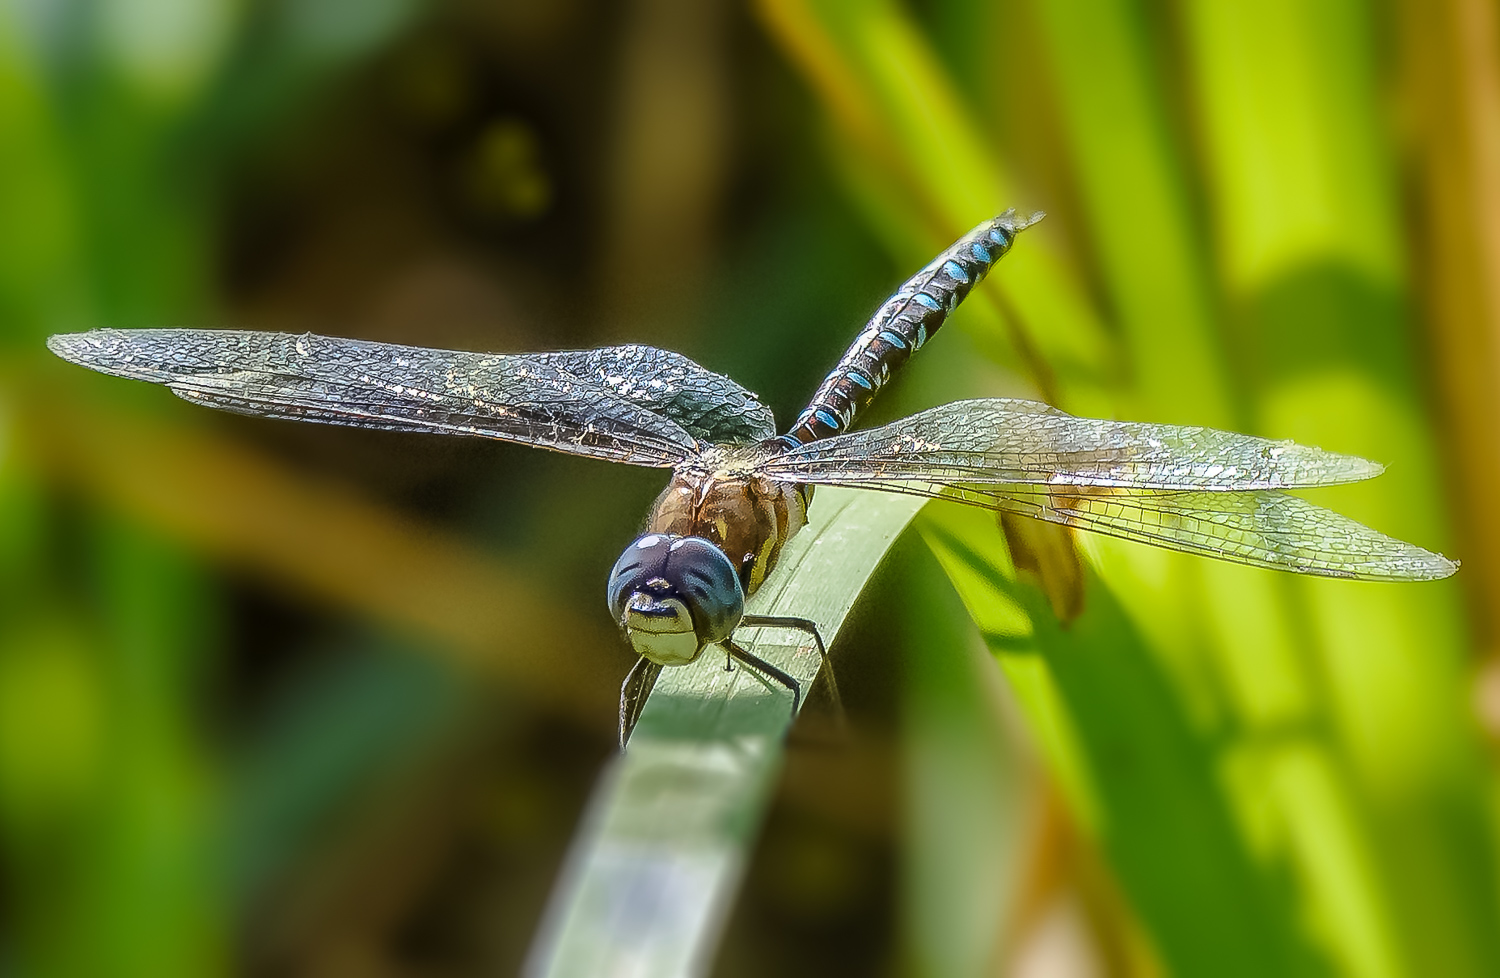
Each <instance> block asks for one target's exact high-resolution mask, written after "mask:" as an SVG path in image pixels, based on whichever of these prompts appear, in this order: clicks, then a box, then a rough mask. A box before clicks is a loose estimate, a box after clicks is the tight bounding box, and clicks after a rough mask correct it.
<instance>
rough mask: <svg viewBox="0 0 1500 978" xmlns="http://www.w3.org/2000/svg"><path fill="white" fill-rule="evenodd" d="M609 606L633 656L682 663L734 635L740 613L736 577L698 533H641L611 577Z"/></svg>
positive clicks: (726, 560) (742, 608) (741, 606)
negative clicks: (696, 534) (632, 650)
mask: <svg viewBox="0 0 1500 978" xmlns="http://www.w3.org/2000/svg"><path fill="white" fill-rule="evenodd" d="M608 597H609V611H610V614H611V615H613V616H614V618H615V621H617V622H618V623H619V625H620V628H621V629H622V630H623V631H624V632H625V636H626V638H627V639H629V641H630V644H631V646H632V647H633V648H634V649H635V651H636V653H637V654H639V655H641V656H642V657H644V658H647V659H650V660H651V661H652V662H656V663H659V664H660V665H664V666H680V665H686V664H687V663H689V662H692V661H693V660H694V659H696V658H698V656H699V655H701V654H702V652H703V650H704V649H705V648H707V647H708V646H710V645H713V644H714V643H716V642H722V641H724V640H725V639H726V638H728V637H729V636H730V635H731V634H733V632H734V628H735V626H736V625H738V624H739V623H740V617H741V615H743V614H744V611H745V592H744V590H743V589H742V588H741V587H740V579H739V574H738V573H737V572H736V568H735V567H734V565H733V564H731V563H730V561H729V558H728V557H726V556H725V555H724V552H723V551H722V550H720V549H719V548H718V547H716V546H715V545H714V544H712V543H710V542H709V541H707V540H704V539H703V538H701V537H691V536H678V535H675V534H667V533H647V534H645V535H643V536H642V537H640V538H639V539H638V540H636V541H635V542H634V543H632V544H631V545H630V546H629V547H626V548H625V552H624V553H623V554H621V555H620V559H619V560H618V561H616V562H615V567H614V570H613V571H611V572H610V575H609V591H608Z"/></svg>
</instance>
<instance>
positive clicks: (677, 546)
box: [663, 537, 745, 644]
mask: <svg viewBox="0 0 1500 978" xmlns="http://www.w3.org/2000/svg"><path fill="white" fill-rule="evenodd" d="M663 576H664V577H665V578H666V579H667V580H668V581H669V582H671V584H672V586H673V589H674V590H675V591H676V593H677V596H678V597H679V598H680V599H681V600H682V602H683V604H685V605H687V608H688V610H689V612H691V613H692V616H693V624H694V627H695V629H696V630H697V632H698V638H699V639H700V640H701V641H703V642H704V643H705V644H708V643H712V642H722V641H723V640H724V639H726V638H728V637H729V636H730V635H731V634H733V632H734V628H735V626H736V625H738V624H739V623H740V617H741V616H742V615H743V614H744V613H745V592H744V589H743V588H742V587H741V586H740V576H739V574H737V573H736V572H735V569H734V565H733V564H731V563H730V562H729V558H728V557H726V556H724V551H722V550H720V549H719V548H718V547H716V546H714V545H713V544H712V543H709V542H708V541H707V540H704V539H703V538H702V537H683V538H681V539H680V540H673V541H672V542H671V543H670V544H669V545H668V546H667V564H666V568H665V573H664V574H663Z"/></svg>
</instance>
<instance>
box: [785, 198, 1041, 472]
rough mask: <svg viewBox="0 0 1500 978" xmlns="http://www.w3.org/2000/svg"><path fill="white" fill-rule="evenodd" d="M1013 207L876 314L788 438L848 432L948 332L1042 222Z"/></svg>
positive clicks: (937, 260)
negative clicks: (1023, 236)
mask: <svg viewBox="0 0 1500 978" xmlns="http://www.w3.org/2000/svg"><path fill="white" fill-rule="evenodd" d="M1041 218H1042V214H1041V213H1040V212H1038V213H1036V214H1033V215H1031V216H1030V217H1027V218H1021V217H1019V216H1017V214H1016V212H1015V211H1014V210H1008V211H1006V212H1005V213H1004V214H1001V215H1000V216H999V217H997V218H994V219H993V220H990V221H986V222H985V223H983V224H981V225H979V226H978V227H976V228H975V229H974V230H972V231H970V232H969V233H968V234H966V235H964V236H963V237H962V238H960V239H959V240H958V241H956V242H954V243H953V245H952V246H951V247H949V248H948V250H947V251H944V252H943V253H942V254H941V255H938V256H937V258H935V259H933V261H932V262H931V264H929V265H928V266H927V267H926V268H924V269H922V270H921V271H920V272H918V273H917V274H916V275H914V276H912V277H911V279H909V280H908V281H907V282H906V284H905V285H903V286H901V288H900V289H898V290H897V291H896V293H895V294H894V295H892V296H891V297H890V298H889V299H887V300H886V301H885V303H884V304H883V305H881V307H880V308H879V309H878V310H877V311H876V312H875V315H874V316H873V317H871V319H870V322H869V323H868V324H867V325H866V326H865V328H864V329H863V330H861V331H860V334H859V336H858V337H856V338H855V340H854V343H853V344H852V345H851V346H850V347H849V349H848V350H847V351H846V352H845V353H844V356H843V358H842V359H840V360H839V363H838V366H837V367H834V368H833V370H832V372H830V373H829V374H828V376H827V377H826V378H825V379H824V381H823V383H822V385H821V386H819V388H818V391H817V393H816V394H814V395H813V397H812V400H811V401H809V402H808V405H807V407H806V408H805V409H803V411H802V413H801V414H800V415H798V417H797V421H796V423H794V424H793V425H792V427H791V430H790V431H788V432H787V433H786V434H785V435H783V436H782V439H783V441H786V442H789V443H790V442H795V443H797V444H806V443H808V442H810V441H815V440H817V439H819V438H826V437H828V436H829V435H837V434H842V433H843V432H845V431H848V430H849V426H850V424H851V423H852V422H853V421H854V418H855V416H856V415H857V414H858V413H859V412H860V410H862V409H863V408H864V406H865V405H866V404H868V403H870V401H871V400H873V399H874V397H875V395H876V394H877V393H879V392H880V388H881V387H883V386H884V385H885V383H886V381H888V380H889V379H890V378H891V375H892V374H894V373H896V371H898V370H900V369H901V367H902V366H903V365H904V364H905V363H906V361H907V360H908V359H910V358H911V356H912V354H914V353H916V352H917V351H918V350H920V349H921V348H922V346H923V344H925V343H926V342H927V341H928V340H929V339H931V338H932V336H933V334H934V333H936V332H937V331H938V330H939V329H941V328H942V326H943V323H944V322H946V321H947V319H948V315H949V314H950V313H952V312H953V310H954V309H955V308H957V307H958V304H959V303H960V302H962V301H963V300H964V297H965V296H967V295H968V294H969V291H970V290H971V289H973V288H974V286H975V285H977V284H979V281H980V280H981V279H982V278H984V276H985V273H986V272H988V271H989V270H990V267H991V266H992V265H994V264H995V262H997V261H999V260H1000V258H1001V256H1003V255H1004V254H1005V253H1006V252H1007V251H1009V250H1010V246H1011V244H1012V243H1013V242H1014V241H1015V238H1016V235H1017V234H1018V233H1019V232H1021V231H1022V230H1024V229H1026V228H1027V227H1030V226H1031V225H1032V224H1035V223H1036V222H1037V221H1039V220H1041Z"/></svg>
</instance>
